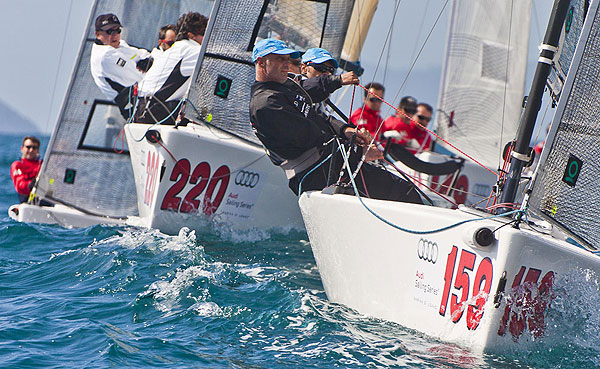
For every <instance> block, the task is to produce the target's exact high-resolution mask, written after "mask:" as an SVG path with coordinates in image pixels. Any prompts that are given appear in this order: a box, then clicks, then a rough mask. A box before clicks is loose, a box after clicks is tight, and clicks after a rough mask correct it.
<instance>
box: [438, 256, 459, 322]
mask: <svg viewBox="0 0 600 369" xmlns="http://www.w3.org/2000/svg"><path fill="white" fill-rule="evenodd" d="M457 253H458V247H456V246H452V251H450V253H449V254H448V261H446V272H445V273H444V292H443V293H442V302H441V303H440V315H441V316H445V315H446V307H447V306H448V296H450V287H451V285H452V276H453V275H454V265H456V254H457Z"/></svg>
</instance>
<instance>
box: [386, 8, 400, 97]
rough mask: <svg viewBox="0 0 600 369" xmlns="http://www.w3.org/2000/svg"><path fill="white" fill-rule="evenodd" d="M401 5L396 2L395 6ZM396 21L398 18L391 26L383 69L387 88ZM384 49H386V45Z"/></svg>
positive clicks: (393, 19)
mask: <svg viewBox="0 0 600 369" xmlns="http://www.w3.org/2000/svg"><path fill="white" fill-rule="evenodd" d="M398 3H399V0H394V5H395V6H396V7H397V6H398ZM395 21H396V17H394V18H392V24H391V25H390V28H391V30H392V32H391V34H390V39H389V42H387V56H386V58H385V68H384V69H383V85H384V86H385V85H386V83H385V80H386V79H387V72H388V68H389V64H390V54H391V52H392V39H393V38H394V22H395ZM384 47H386V46H385V45H384Z"/></svg>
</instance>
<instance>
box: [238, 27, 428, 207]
mask: <svg viewBox="0 0 600 369" xmlns="http://www.w3.org/2000/svg"><path fill="white" fill-rule="evenodd" d="M297 55H298V53H297V52H296V51H294V50H292V49H290V48H288V47H287V45H286V44H285V43H284V42H283V41H281V40H276V39H263V40H261V41H259V42H257V43H256V45H255V46H254V49H253V51H252V61H253V62H254V64H255V71H256V82H255V83H254V84H253V85H252V89H251V93H250V95H251V98H250V122H251V123H252V126H253V128H254V130H255V133H256V135H257V136H258V138H259V139H260V141H261V142H262V143H263V145H264V146H265V148H266V150H267V154H268V155H269V158H270V159H271V161H272V162H273V163H274V164H275V165H278V166H280V167H281V168H282V169H283V170H284V171H285V174H286V176H287V178H288V180H289V187H290V189H291V190H292V191H293V192H294V193H296V194H298V193H299V192H304V191H309V190H322V189H323V188H325V187H327V186H328V185H329V184H332V183H334V182H335V181H336V179H337V174H338V173H339V172H340V169H341V166H342V162H341V161H340V160H330V158H328V155H329V154H330V153H331V152H332V149H333V144H334V140H333V139H334V138H335V137H336V136H337V137H338V138H339V139H341V140H343V141H346V140H348V139H350V138H354V140H355V142H356V143H358V144H359V145H362V150H360V151H356V150H355V151H353V152H352V154H351V157H350V161H351V163H353V164H354V167H356V164H357V163H358V161H359V160H360V158H361V157H362V155H363V153H366V160H367V161H370V160H375V159H380V158H381V157H382V154H381V152H380V151H379V150H377V149H376V148H375V147H373V146H369V145H367V144H368V143H369V142H370V140H371V137H370V135H369V134H368V132H367V131H365V130H360V131H357V130H356V129H354V128H352V127H350V126H348V125H347V124H345V123H344V122H342V121H340V120H337V119H335V118H333V117H332V116H326V115H325V114H323V113H321V112H318V111H317V110H315V108H314V107H313V105H312V104H313V102H315V100H313V96H311V95H310V94H309V93H308V92H307V91H306V90H305V89H304V88H302V87H301V86H300V84H297V83H295V82H294V81H292V80H291V79H289V78H288V77H287V76H288V74H287V73H288V70H289V60H290V56H292V57H297ZM307 81H309V82H310V81H311V79H307V80H305V81H304V82H307ZM352 83H354V84H356V83H358V78H355V79H353V80H352V81H351V82H350V83H347V84H352ZM322 95H323V96H325V97H323V99H324V98H326V96H327V95H328V93H327V92H326V91H322ZM318 101H319V100H317V102H318ZM353 136H354V137H353ZM335 157H337V158H339V154H338V153H336V155H335ZM330 166H331V167H332V168H331V172H332V173H334V174H333V175H330V173H329V172H330V169H329V167H330ZM361 171H362V174H363V175H364V177H365V181H364V183H366V186H367V187H368V192H369V195H370V196H371V197H373V198H380V199H389V200H399V201H408V202H414V203H421V200H420V197H419V195H418V194H417V193H416V191H415V190H414V188H413V186H412V185H411V184H409V183H407V182H405V181H403V180H401V179H399V178H398V177H396V176H394V175H392V174H390V173H388V172H386V171H384V170H382V169H380V168H378V167H376V166H374V165H370V164H369V163H365V165H363V167H362V169H361ZM357 182H359V185H358V188H359V191H361V192H364V191H365V186H364V185H363V184H364V183H361V182H363V181H357Z"/></svg>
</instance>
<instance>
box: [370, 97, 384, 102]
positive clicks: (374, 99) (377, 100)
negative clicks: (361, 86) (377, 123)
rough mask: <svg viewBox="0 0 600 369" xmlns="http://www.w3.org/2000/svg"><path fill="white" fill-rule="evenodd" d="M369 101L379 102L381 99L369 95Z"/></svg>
mask: <svg viewBox="0 0 600 369" xmlns="http://www.w3.org/2000/svg"><path fill="white" fill-rule="evenodd" d="M369 101H370V102H372V103H380V102H381V100H379V99H378V98H376V97H369Z"/></svg>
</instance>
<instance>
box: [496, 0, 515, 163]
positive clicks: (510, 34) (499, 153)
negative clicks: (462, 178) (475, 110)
mask: <svg viewBox="0 0 600 369" xmlns="http://www.w3.org/2000/svg"><path fill="white" fill-rule="evenodd" d="M514 5H515V3H514V0H512V1H511V2H510V17H509V18H508V44H507V46H506V71H505V72H504V95H503V96H502V118H501V119H500V145H498V167H500V162H501V161H502V149H501V148H500V146H502V142H504V118H505V113H506V93H507V90H508V68H509V66H510V42H511V36H512V26H513V8H514Z"/></svg>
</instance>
